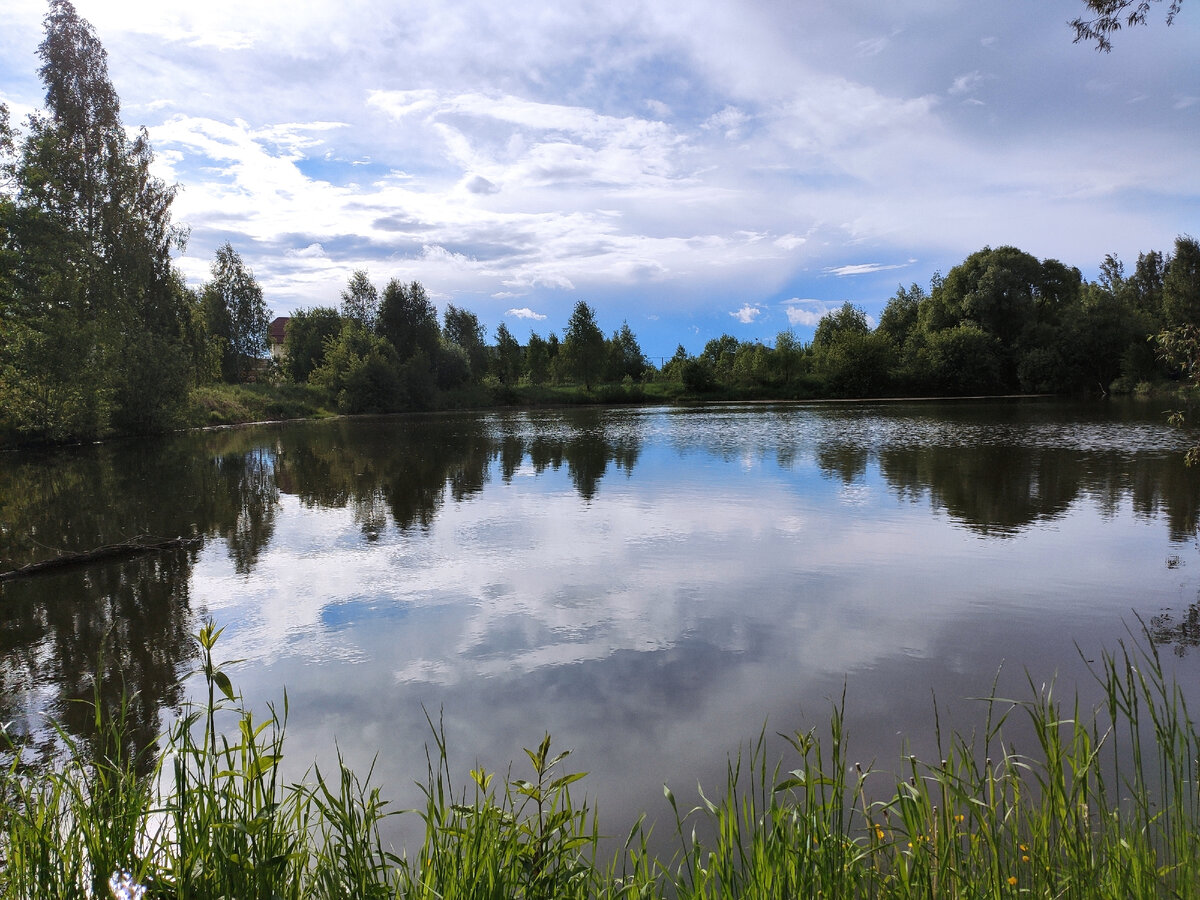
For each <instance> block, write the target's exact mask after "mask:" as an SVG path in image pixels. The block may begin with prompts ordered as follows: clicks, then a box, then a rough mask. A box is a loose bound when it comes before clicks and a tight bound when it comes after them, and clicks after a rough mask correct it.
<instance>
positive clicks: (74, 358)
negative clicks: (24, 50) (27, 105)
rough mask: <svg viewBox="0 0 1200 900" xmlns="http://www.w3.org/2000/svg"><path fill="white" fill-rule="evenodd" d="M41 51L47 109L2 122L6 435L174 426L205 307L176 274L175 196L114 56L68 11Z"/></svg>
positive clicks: (59, 15)
mask: <svg viewBox="0 0 1200 900" xmlns="http://www.w3.org/2000/svg"><path fill="white" fill-rule="evenodd" d="M44 26H45V38H44V40H43V41H42V43H41V45H40V46H39V48H38V54H39V56H40V57H41V60H42V65H41V68H40V69H39V75H40V76H41V79H42V82H43V84H44V85H45V87H46V102H45V109H44V111H42V112H39V113H36V114H34V115H31V116H30V117H29V119H28V122H27V126H26V133H25V135H24V136H23V138H21V139H20V140H18V139H17V138H16V136H14V135H13V133H12V130H11V126H10V125H9V122H8V115H7V110H5V111H4V113H3V115H0V152H2V153H3V154H4V160H3V175H4V181H6V182H7V183H8V184H9V185H10V186H11V187H12V188H13V191H14V192H13V193H12V194H11V195H10V196H5V197H3V199H2V200H0V238H2V240H3V252H2V254H0V292H2V295H0V312H2V313H3V315H4V317H5V322H6V326H7V327H6V328H5V330H4V333H3V335H0V429H15V430H16V431H17V432H19V433H24V434H27V435H37V436H41V437H47V438H66V437H82V436H91V435H95V434H98V433H102V432H104V431H106V430H108V429H110V428H112V427H114V426H116V427H120V428H123V429H133V430H138V429H148V428H157V427H163V426H165V425H167V424H169V422H170V420H171V419H172V418H173V416H174V414H175V413H176V412H177V410H178V408H179V406H180V405H181V404H182V402H183V400H184V398H185V396H186V393H187V390H188V388H189V387H190V385H191V383H192V379H193V371H192V367H191V364H192V361H193V360H195V359H196V358H197V357H198V356H200V355H202V354H198V353H196V352H193V351H194V349H195V347H194V343H195V341H196V340H198V339H199V337H198V329H197V328H196V327H195V311H194V301H193V299H192V297H191V295H190V293H189V292H188V291H186V290H185V289H184V287H183V282H182V279H181V278H180V277H179V275H178V274H177V272H176V271H175V269H174V267H173V264H172V261H171V251H172V249H174V248H176V247H179V246H182V243H183V240H184V238H185V236H186V235H185V232H184V231H183V230H181V229H179V228H177V227H176V226H175V225H174V224H173V223H172V221H171V204H172V202H173V200H174V195H175V189H174V188H173V187H171V186H169V185H166V184H164V183H163V182H162V181H161V180H160V179H158V178H155V177H154V176H153V175H151V173H150V166H151V163H152V161H153V153H152V152H151V149H150V144H149V140H148V138H147V136H146V133H145V131H144V130H143V131H142V132H141V133H139V134H137V135H136V136H135V137H132V138H130V137H129V135H128V134H127V133H126V131H125V128H124V126H123V125H122V123H121V114H120V104H119V102H118V99H117V94H116V91H115V90H114V88H113V86H112V83H111V81H110V80H109V77H108V62H107V54H106V53H105V51H104V47H103V46H102V45H101V44H100V41H99V39H98V38H97V37H96V35H95V32H94V30H93V29H92V27H91V25H89V24H88V23H87V22H86V21H85V20H83V19H81V18H80V17H79V16H78V15H77V14H76V12H75V8H74V7H73V6H72V5H71V4H70V3H69V2H67V0H52V2H51V3H50V11H49V12H48V14H47V15H46V17H45V19H44Z"/></svg>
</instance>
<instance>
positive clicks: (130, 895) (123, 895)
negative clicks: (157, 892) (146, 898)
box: [108, 872, 146, 900]
mask: <svg viewBox="0 0 1200 900" xmlns="http://www.w3.org/2000/svg"><path fill="white" fill-rule="evenodd" d="M108 889H109V890H110V891H112V895H113V900H142V896H143V895H144V894H145V893H146V889H145V888H144V887H143V886H142V885H140V884H138V883H137V882H135V881H134V880H133V876H132V875H130V874H129V873H128V872H113V874H112V878H110V879H108Z"/></svg>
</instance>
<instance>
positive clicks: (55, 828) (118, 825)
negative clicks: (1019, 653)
mask: <svg viewBox="0 0 1200 900" xmlns="http://www.w3.org/2000/svg"><path fill="white" fill-rule="evenodd" d="M220 634H221V630H220V629H218V628H216V627H215V626H214V625H213V623H211V622H207V623H205V624H204V626H203V627H202V628H201V630H200V633H199V634H198V635H197V638H196V640H197V643H198V645H199V649H200V672H201V674H202V676H203V686H202V691H201V699H200V700H199V702H197V703H189V704H185V705H184V707H183V709H182V711H181V714H180V716H179V717H178V719H177V720H176V721H175V723H174V725H173V726H172V727H171V728H170V730H169V732H168V734H167V735H166V737H165V740H164V744H163V746H162V748H161V750H160V751H158V752H159V756H158V757H157V760H155V761H154V762H155V764H154V765H150V766H148V767H147V766H145V765H142V764H141V761H139V760H137V759H135V758H134V757H132V756H130V755H129V754H128V752H127V751H126V750H125V749H124V748H125V747H126V746H127V741H126V740H125V735H124V731H123V730H124V729H125V728H126V727H127V719H126V715H125V710H126V709H127V706H125V705H121V706H119V707H118V708H117V709H116V710H114V711H113V712H112V714H111V716H110V715H109V714H106V713H103V710H104V709H105V708H106V707H105V706H104V705H103V704H101V703H100V702H99V699H98V697H99V692H97V700H96V701H95V702H94V703H93V704H92V706H91V709H92V712H93V714H94V715H95V716H96V725H97V728H96V733H97V735H98V739H97V740H96V742H95V743H94V745H86V746H85V745H84V744H81V743H78V742H73V741H71V740H70V739H69V738H67V736H66V734H65V732H61V733H62V736H63V737H64V739H65V740H66V741H67V754H66V756H65V758H64V759H63V760H62V761H61V765H60V766H58V767H55V768H50V769H39V768H35V767H32V766H26V765H24V764H23V750H24V748H22V747H21V746H19V745H14V744H12V743H10V742H8V735H7V733H6V732H3V731H0V742H4V743H3V745H2V746H0V755H5V757H6V758H7V760H8V763H7V765H5V766H4V768H3V769H2V770H0V801H3V802H0V898H3V900H8V898H12V900H18V898H22V900H23V898H26V897H33V896H38V897H42V896H49V897H63V898H80V900H83V898H95V897H101V896H106V891H107V889H108V882H109V879H110V877H111V876H112V875H113V873H115V872H122V871H123V872H126V873H128V878H129V880H130V881H131V882H132V883H134V884H136V885H139V886H141V887H144V888H146V889H147V891H148V895H149V896H152V897H158V896H165V897H174V898H179V900H186V898H209V897H239V898H264V900H265V898H296V900H299V898H341V897H363V898H385V897H407V898H428V900H434V898H437V900H455V898H497V900H498V898H521V900H558V898H580V900H582V898H593V897H594V898H631V897H673V898H679V900H702V898H705V900H706V898H733V897H761V898H777V897H839V898H842V897H844V898H864V900H865V898H927V897H1010V896H1012V897H1015V896H1034V897H1079V898H1090V897H1121V898H1124V897H1193V896H1195V894H1196V885H1197V884H1200V795H1198V794H1197V792H1196V790H1195V784H1196V777H1197V765H1198V760H1200V735H1198V734H1197V729H1196V725H1195V723H1194V722H1193V720H1192V718H1191V717H1190V714H1189V712H1188V709H1187V706H1186V703H1185V701H1184V699H1183V694H1182V691H1181V690H1180V688H1179V686H1178V685H1177V684H1175V683H1174V682H1172V681H1170V680H1169V679H1168V678H1167V677H1166V675H1165V674H1164V671H1163V666H1162V664H1161V661H1160V660H1159V657H1158V655H1157V651H1156V650H1155V648H1154V645H1153V644H1148V645H1146V646H1142V645H1141V644H1139V643H1137V642H1134V643H1132V644H1131V645H1129V646H1126V645H1124V644H1122V645H1120V646H1119V648H1118V651H1117V652H1115V653H1105V654H1103V655H1102V656H1101V658H1100V660H1099V662H1098V664H1096V665H1095V666H1093V667H1092V673H1093V675H1094V677H1095V678H1096V681H1097V683H1098V685H1099V688H1100V692H1101V693H1100V697H1101V700H1100V703H1099V704H1098V706H1097V707H1096V708H1094V709H1091V710H1088V709H1085V708H1083V707H1081V705H1080V702H1079V700H1078V699H1077V698H1076V699H1074V700H1073V701H1071V700H1068V701H1067V702H1066V703H1064V702H1062V701H1061V700H1060V699H1059V698H1058V696H1057V692H1056V689H1055V686H1054V685H1053V684H1049V685H1042V686H1038V684H1037V683H1036V682H1035V681H1034V680H1033V679H1032V678H1030V679H1029V699H1026V700H1020V701H1014V700H1007V699H1003V698H1001V697H999V696H997V695H996V693H995V691H994V690H993V692H992V695H991V696H990V697H988V698H985V699H984V700H983V701H982V702H983V708H984V715H983V721H982V722H981V724H980V725H979V727H977V728H976V729H973V730H971V731H969V732H966V731H956V732H954V733H951V734H943V733H942V732H941V731H940V729H939V730H938V731H937V732H936V734H935V735H934V737H935V739H936V743H937V746H938V749H939V752H938V758H936V759H934V760H932V761H928V762H926V761H922V760H920V759H918V758H917V757H916V756H914V755H906V756H904V757H902V760H901V764H900V767H899V769H898V770H897V771H895V772H891V771H887V770H884V769H880V768H876V767H875V766H874V765H873V764H872V765H869V766H865V767H864V766H862V765H859V764H858V763H854V762H852V760H853V756H852V755H851V754H850V752H849V741H848V736H847V734H846V731H845V728H844V724H843V723H844V718H845V707H846V695H845V691H843V693H842V696H841V698H840V699H839V700H838V701H837V702H836V703H835V705H834V706H833V708H832V710H831V713H830V719H829V730H828V734H827V736H824V737H822V736H820V735H818V733H817V730H816V729H815V728H814V729H809V730H795V731H792V732H791V733H789V734H781V735H780V737H782V738H783V739H784V741H785V748H786V749H785V753H786V756H785V757H783V758H782V759H781V760H780V761H779V762H776V763H774V764H772V762H771V757H770V754H769V751H768V742H767V739H766V731H765V729H764V730H763V731H762V732H760V734H759V735H758V738H757V740H754V741H752V742H751V743H750V744H749V745H748V747H746V748H745V749H744V750H742V751H739V752H738V753H737V754H736V755H735V756H733V757H732V758H731V759H730V760H729V763H728V766H727V770H726V778H725V784H724V786H723V789H721V790H719V791H717V792H715V793H714V792H713V791H711V790H707V791H706V789H705V787H704V786H703V785H701V786H700V787H699V796H698V802H697V804H696V805H695V806H694V807H692V808H690V809H688V808H686V807H684V808H681V807H680V805H679V801H678V799H677V798H676V796H675V793H674V791H672V790H671V789H670V788H669V787H665V786H664V789H663V791H664V795H665V797H666V800H667V802H668V804H669V805H670V807H671V808H672V810H673V812H674V816H675V836H676V839H677V841H678V850H677V851H676V852H675V854H674V856H672V857H670V858H658V857H656V856H654V855H652V854H651V853H650V851H649V850H648V846H647V845H648V834H649V828H648V826H647V825H646V824H645V817H644V816H642V817H640V818H639V819H638V820H637V821H636V822H634V823H633V826H632V828H630V829H629V831H628V832H627V833H626V834H627V837H626V838H625V840H624V842H623V843H622V844H621V845H620V846H619V847H618V849H617V851H616V853H615V856H614V858H613V860H612V862H611V863H608V864H605V863H603V862H602V861H601V860H600V858H599V857H600V854H599V841H600V837H599V835H600V831H599V825H598V817H597V814H596V812H595V810H594V809H593V808H592V807H591V806H589V805H588V804H587V803H586V802H585V803H579V802H577V800H576V799H575V797H574V796H573V794H572V787H574V786H576V785H577V784H578V783H579V781H580V780H581V779H582V778H584V777H585V776H584V774H582V773H572V772H564V771H562V769H561V766H562V763H563V761H564V759H566V757H567V756H568V753H557V754H552V753H551V750H550V748H551V740H550V737H549V735H547V736H546V737H544V738H543V739H542V740H541V742H540V743H539V744H538V745H537V746H536V747H535V748H532V749H527V750H526V751H525V753H526V756H527V757H528V761H529V765H530V767H531V769H532V775H531V777H530V778H529V779H524V778H520V777H514V776H513V775H512V774H511V772H510V774H509V775H508V776H507V777H505V778H503V779H498V778H497V777H496V776H495V774H493V773H490V772H486V771H483V770H481V769H475V770H472V771H471V772H470V773H469V776H468V779H467V782H466V785H465V787H462V788H456V787H455V783H454V779H453V777H452V773H451V771H450V768H449V765H448V763H447V759H448V750H447V739H446V736H445V732H444V728H443V727H442V725H441V723H440V722H439V723H438V724H436V725H435V724H434V723H433V722H432V720H430V722H429V724H430V727H431V729H432V733H433V746H432V747H431V748H430V749H429V751H427V763H426V778H425V783H424V786H423V791H424V797H425V802H424V806H423V808H422V809H420V810H417V811H416V812H417V814H418V815H419V816H420V817H421V819H422V821H423V822H424V839H423V841H422V843H421V846H420V849H419V851H417V852H414V853H413V854H412V855H409V854H407V853H406V854H400V855H398V854H396V853H395V852H393V851H392V850H391V849H389V848H387V847H386V846H385V844H384V842H383V839H382V836H381V825H382V824H383V823H384V822H385V821H386V819H387V818H388V817H389V816H391V815H395V814H397V813H396V812H394V811H392V810H391V809H390V808H389V804H388V802H387V801H385V800H384V799H382V797H381V793H380V790H379V789H378V788H377V787H373V786H372V785H371V783H370V781H371V774H370V773H369V772H368V775H367V777H366V778H365V779H363V780H360V779H359V778H358V777H357V776H356V775H355V774H354V773H353V772H352V771H350V770H349V768H348V767H347V766H346V765H345V763H344V761H343V760H342V759H341V756H340V754H339V757H338V766H337V774H336V776H335V777H333V778H326V777H325V775H324V774H323V773H322V772H321V770H320V769H319V768H315V767H314V768H312V769H310V770H309V772H308V773H307V774H306V775H305V776H304V778H303V779H302V781H301V782H299V783H290V784H289V783H285V782H284V780H283V776H282V773H281V766H280V764H281V762H282V760H283V758H284V733H285V730H286V722H287V708H288V701H287V696H286V694H285V696H284V700H283V709H282V712H279V711H277V709H275V708H274V707H270V708H269V709H268V714H267V715H266V716H265V717H261V718H260V717H257V716H255V715H254V714H253V713H252V712H250V711H249V710H248V709H247V707H246V704H245V702H244V701H243V699H242V697H241V696H240V695H239V694H238V693H237V691H236V690H235V688H234V685H233V682H232V679H231V678H230V676H229V674H228V671H227V667H228V665H229V663H221V662H218V661H217V659H216V656H215V651H216V647H217V644H218V641H219V638H220ZM101 668H103V666H101Z"/></svg>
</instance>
